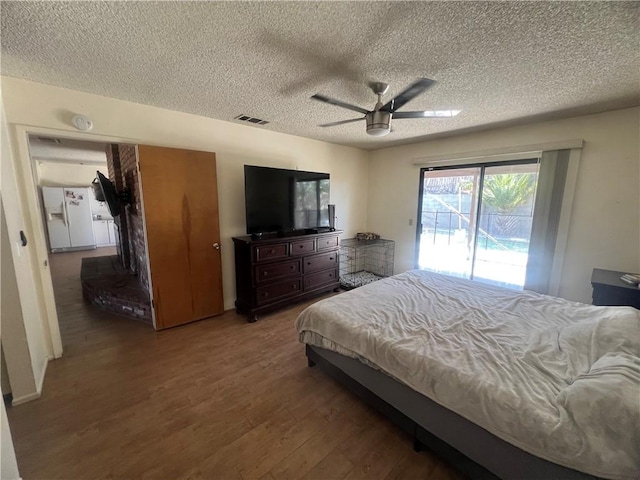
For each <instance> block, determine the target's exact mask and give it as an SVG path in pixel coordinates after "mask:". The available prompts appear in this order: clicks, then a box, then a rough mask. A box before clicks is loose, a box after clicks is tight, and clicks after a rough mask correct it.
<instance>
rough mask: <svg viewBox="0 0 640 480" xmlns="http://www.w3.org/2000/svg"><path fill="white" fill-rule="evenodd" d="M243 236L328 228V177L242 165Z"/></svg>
mask: <svg viewBox="0 0 640 480" xmlns="http://www.w3.org/2000/svg"><path fill="white" fill-rule="evenodd" d="M244 193H245V208H246V214H247V233H250V234H262V233H271V232H277V233H280V234H281V233H287V232H292V231H296V230H308V229H323V228H327V229H328V228H329V210H328V207H329V174H328V173H317V172H303V171H300V170H285V169H282V168H269V167H256V166H252V165H245V166H244Z"/></svg>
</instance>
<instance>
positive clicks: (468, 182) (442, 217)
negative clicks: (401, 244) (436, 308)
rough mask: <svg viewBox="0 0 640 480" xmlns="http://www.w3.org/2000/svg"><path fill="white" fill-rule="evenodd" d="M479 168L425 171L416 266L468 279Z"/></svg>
mask: <svg viewBox="0 0 640 480" xmlns="http://www.w3.org/2000/svg"><path fill="white" fill-rule="evenodd" d="M480 176H481V168H480V167H473V168H460V169H449V170H432V171H429V170H425V171H424V175H423V178H422V195H421V199H422V203H421V218H420V224H419V229H418V267H419V268H421V269H426V270H431V271H434V272H438V273H444V274H447V275H452V276H456V277H463V278H471V275H472V273H473V257H474V245H475V232H476V212H477V206H478V194H479V185H480Z"/></svg>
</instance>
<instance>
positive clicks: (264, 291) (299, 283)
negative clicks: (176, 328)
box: [233, 231, 342, 322]
mask: <svg viewBox="0 0 640 480" xmlns="http://www.w3.org/2000/svg"><path fill="white" fill-rule="evenodd" d="M340 233H342V232H339V231H334V232H327V233H316V234H308V235H296V236H285V237H276V236H274V237H268V238H262V239H260V240H252V239H251V237H250V236H244V237H234V238H233V244H234V250H235V261H236V311H237V312H238V313H241V314H244V315H247V316H248V317H249V322H255V321H256V320H257V319H258V315H259V314H262V313H264V312H267V311H270V310H275V309H277V308H281V307H284V306H287V305H290V304H292V303H294V302H297V301H300V300H303V299H305V298H308V297H311V296H313V295H317V294H319V293H323V292H327V291H331V290H334V289H337V288H339V286H340V280H339V278H338V266H339V263H338V248H339V245H340V240H339V235H340Z"/></svg>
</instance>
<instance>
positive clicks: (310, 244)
mask: <svg viewBox="0 0 640 480" xmlns="http://www.w3.org/2000/svg"><path fill="white" fill-rule="evenodd" d="M315 251H316V240H315V238H312V239H309V240H300V241H298V242H291V255H305V254H307V253H313V252H315Z"/></svg>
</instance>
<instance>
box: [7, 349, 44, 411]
mask: <svg viewBox="0 0 640 480" xmlns="http://www.w3.org/2000/svg"><path fill="white" fill-rule="evenodd" d="M49 360H53V357H46V358H45V359H44V365H43V366H42V375H40V378H38V379H37V381H36V391H35V392H33V393H29V394H28V395H23V396H21V397H17V398H14V399H13V401H12V402H11V405H12V406H16V405H22V404H23V403H27V402H31V401H32V400H37V399H38V398H40V397H41V396H42V388H43V386H44V377H45V376H46V374H47V366H48V365H49Z"/></svg>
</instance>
